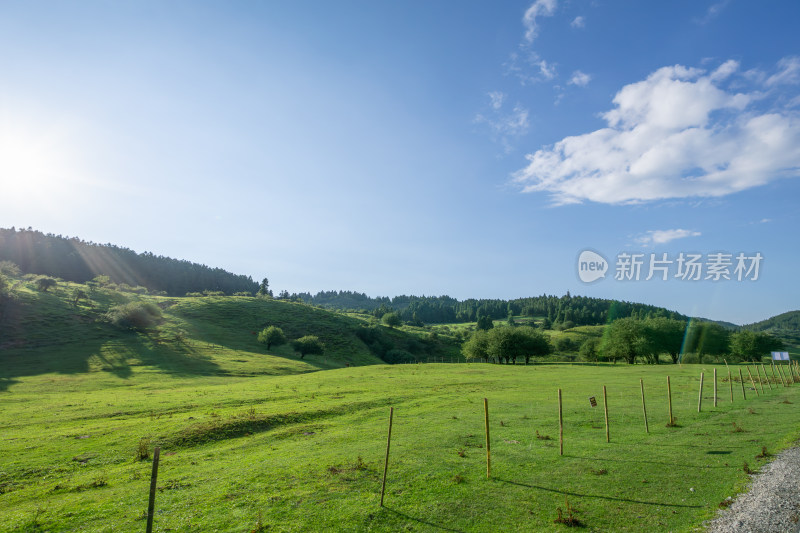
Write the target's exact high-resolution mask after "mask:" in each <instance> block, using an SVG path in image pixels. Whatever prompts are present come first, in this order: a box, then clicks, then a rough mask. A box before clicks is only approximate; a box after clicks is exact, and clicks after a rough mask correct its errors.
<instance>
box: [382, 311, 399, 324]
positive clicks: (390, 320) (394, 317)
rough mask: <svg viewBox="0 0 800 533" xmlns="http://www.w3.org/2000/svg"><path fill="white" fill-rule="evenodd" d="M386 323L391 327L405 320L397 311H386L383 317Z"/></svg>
mask: <svg viewBox="0 0 800 533" xmlns="http://www.w3.org/2000/svg"><path fill="white" fill-rule="evenodd" d="M381 320H382V321H383V323H384V324H386V325H387V326H389V327H390V328H396V327H397V326H399V325H401V324H402V323H403V320H402V319H401V318H400V315H398V314H397V313H394V312H392V313H386V314H384V315H383V317H382V318H381Z"/></svg>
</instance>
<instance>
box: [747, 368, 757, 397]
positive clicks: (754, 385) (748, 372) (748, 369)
mask: <svg viewBox="0 0 800 533" xmlns="http://www.w3.org/2000/svg"><path fill="white" fill-rule="evenodd" d="M746 368H747V375H748V376H750V383H752V384H753V390H755V391H756V396H761V395H760V394H759V393H758V387H756V380H754V379H753V373H752V372H750V367H749V366H748V367H746Z"/></svg>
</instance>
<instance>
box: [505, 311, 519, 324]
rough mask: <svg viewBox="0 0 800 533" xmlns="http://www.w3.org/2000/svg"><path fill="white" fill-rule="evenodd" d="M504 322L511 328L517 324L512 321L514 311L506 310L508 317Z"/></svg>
mask: <svg viewBox="0 0 800 533" xmlns="http://www.w3.org/2000/svg"><path fill="white" fill-rule="evenodd" d="M506 324H508V325H509V326H511V327H512V328H513V327H514V326H516V325H517V323H516V322H515V321H514V312H513V311H511V310H510V309H509V310H508V318H507V319H506Z"/></svg>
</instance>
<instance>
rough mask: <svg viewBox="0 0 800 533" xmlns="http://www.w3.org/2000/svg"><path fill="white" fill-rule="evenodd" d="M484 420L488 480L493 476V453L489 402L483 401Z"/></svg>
mask: <svg viewBox="0 0 800 533" xmlns="http://www.w3.org/2000/svg"><path fill="white" fill-rule="evenodd" d="M483 420H484V425H485V426H486V479H489V478H490V477H491V475H492V452H491V448H490V444H489V400H487V399H486V398H484V399H483Z"/></svg>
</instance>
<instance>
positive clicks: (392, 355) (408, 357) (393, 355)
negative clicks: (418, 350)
mask: <svg viewBox="0 0 800 533" xmlns="http://www.w3.org/2000/svg"><path fill="white" fill-rule="evenodd" d="M383 360H384V361H385V362H387V363H389V364H390V365H396V364H400V363H413V362H415V361H416V358H415V357H414V354H412V353H411V352H407V351H405V350H396V349H395V350H389V351H388V352H386V355H384V356H383Z"/></svg>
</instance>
